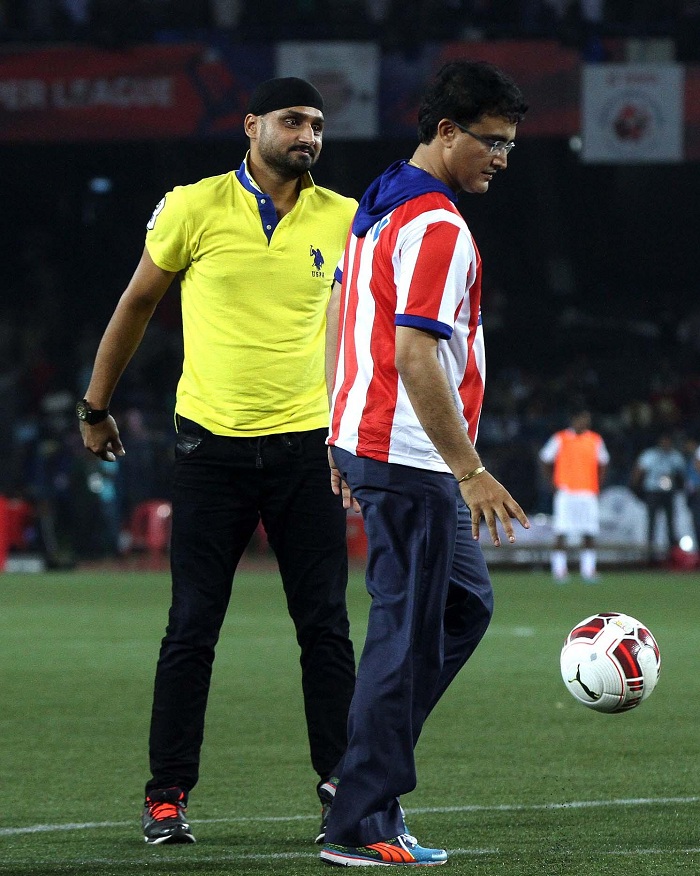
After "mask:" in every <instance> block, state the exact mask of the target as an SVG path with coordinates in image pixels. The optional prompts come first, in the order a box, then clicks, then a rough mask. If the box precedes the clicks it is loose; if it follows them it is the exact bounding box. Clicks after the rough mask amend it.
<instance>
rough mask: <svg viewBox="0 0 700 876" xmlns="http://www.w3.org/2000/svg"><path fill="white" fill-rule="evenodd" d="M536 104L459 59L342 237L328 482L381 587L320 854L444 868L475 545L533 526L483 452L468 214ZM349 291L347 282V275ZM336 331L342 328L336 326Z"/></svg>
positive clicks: (477, 608) (478, 610) (477, 594)
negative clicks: (425, 828) (354, 516)
mask: <svg viewBox="0 0 700 876" xmlns="http://www.w3.org/2000/svg"><path fill="white" fill-rule="evenodd" d="M526 109H527V106H526V104H525V103H524V101H523V98H522V95H521V93H520V90H519V89H518V87H517V86H516V85H515V83H514V82H512V80H511V79H510V78H508V77H507V76H506V75H505V74H504V73H503V72H502V71H500V70H499V69H497V68H495V67H493V66H492V65H490V64H485V63H474V62H470V61H456V62H452V63H450V64H447V65H446V66H445V67H443V68H442V70H441V71H440V72H439V73H438V75H437V77H436V79H435V81H434V82H433V83H432V84H431V86H430V87H429V88H428V90H427V92H426V94H425V97H424V99H423V102H422V104H421V107H420V110H419V135H420V141H421V142H420V145H419V146H418V147H417V149H416V151H415V153H414V155H413V157H412V158H411V159H410V160H409V161H398V162H396V163H395V164H393V165H392V166H391V167H389V168H388V169H387V170H386V171H385V173H384V174H383V175H382V176H381V177H379V178H378V179H377V180H376V181H375V182H374V183H372V185H371V186H370V187H369V189H368V190H367V192H366V193H365V195H364V196H363V198H362V201H361V202H360V207H359V210H358V212H357V214H356V216H355V219H354V222H353V226H352V231H351V234H350V236H349V239H348V245H347V247H346V252H345V258H344V263H343V271H342V295H340V296H339V301H338V314H339V320H338V321H339V325H340V331H339V336H338V340H337V362H336V366H335V381H334V386H333V401H332V412H331V429H330V436H329V439H328V443H329V445H330V448H331V457H332V462H331V483H332V486H333V489H334V491H335V492H336V493H338V492H341V491H342V492H343V495H344V500H345V504H346V506H347V507H349V505H350V502H351V501H356V502H357V503H359V506H360V508H361V510H362V514H363V519H364V523H365V529H366V532H367V538H368V557H367V573H366V582H367V589H368V591H369V593H370V594H371V596H372V604H371V608H370V613H369V623H368V631H367V638H366V643H365V647H364V651H363V654H362V659H361V662H360V668H359V673H358V680H357V686H356V689H355V695H354V697H353V701H352V705H351V709H350V719H349V725H348V733H349V743H348V748H347V751H346V753H345V755H344V757H343V759H342V761H341V763H340V764H339V766H338V770H337V771H334V773H335V774H336V775H338V776H339V777H340V781H339V784H338V786H337V791H336V794H335V799H334V801H333V805H332V809H331V813H330V818H329V821H328V828H327V832H326V838H325V840H326V841H325V845H324V847H323V849H322V851H321V857H322V858H323V859H324V860H326V861H328V862H330V863H336V864H342V865H346V866H362V865H373V864H375V865H376V864H387V865H391V864H408V865H413V864H442V863H444V862H445V861H446V860H447V853H446V852H445V851H444V850H443V849H431V848H424V847H422V846H420V845H419V844H418V842H417V840H416V839H415V837H412V836H410V835H409V834H408V833H407V830H406V826H405V824H404V820H403V812H402V810H401V806H400V803H399V799H398V798H399V797H400V796H401V795H402V794H405V793H407V792H409V791H411V790H413V788H414V787H415V785H416V772H415V760H414V747H415V745H416V742H417V740H418V736H419V734H420V732H421V729H422V727H423V723H424V721H425V719H426V717H427V715H428V714H429V713H430V711H431V710H432V708H433V707H434V706H435V704H436V703H437V702H438V700H439V699H440V697H441V696H442V694H443V693H444V692H445V690H446V689H447V687H448V685H449V684H450V682H451V681H452V679H453V678H454V677H455V675H456V674H457V672H458V671H459V669H460V668H461V667H462V666H463V665H464V663H465V662H466V661H467V659H468V658H469V656H470V655H471V653H472V652H473V650H474V648H475V647H476V645H477V644H478V642H479V641H480V639H481V637H482V636H483V634H484V632H485V631H486V628H487V626H488V623H489V620H490V618H491V612H492V606H493V595H492V589H491V582H490V580H489V575H488V571H487V568H486V565H485V562H484V558H483V555H482V553H481V549H480V546H479V543H478V538H479V531H480V523H481V520H482V519H483V520H484V521H485V523H486V526H487V527H488V530H489V533H490V535H491V538H492V541H493V543H494V545H497V546H498V545H500V543H501V535H500V534H499V530H498V528H497V521H500V523H501V525H502V527H503V530H504V532H505V536H506V539H507V540H508V541H509V542H513V541H514V540H515V536H514V533H513V523H512V520H513V519H517V520H518V521H520V523H521V524H522V525H523V526H524V527H527V526H529V524H528V521H527V518H526V516H525V514H524V512H523V511H522V509H521V508H520V506H519V505H518V503H517V502H516V501H515V500H514V499H513V498H512V496H511V495H510V494H509V493H508V491H507V490H506V489H505V488H504V487H503V486H502V485H501V484H500V483H498V481H497V480H496V479H495V478H493V477H492V476H491V474H490V473H489V472H488V471H486V469H485V467H484V466H483V465H482V462H481V459H480V458H479V455H478V453H477V451H476V449H475V446H474V442H475V440H476V435H477V429H478V423H479V416H480V412H481V404H482V399H483V393H484V373H485V369H484V344H483V329H482V325H481V308H480V295H481V259H480V257H479V252H478V250H477V248H476V245H475V243H474V240H473V238H472V235H471V233H470V231H469V229H468V227H467V225H466V223H465V222H464V219H463V218H462V216H461V215H460V213H459V211H458V210H457V207H456V201H457V195H458V194H459V192H462V191H465V192H470V193H473V194H483V193H485V192H486V191H488V188H489V185H490V183H491V181H492V179H493V178H494V176H495V175H496V174H497V173H498V172H499V171H502V170H505V169H506V167H507V164H508V154H509V152H510V150H511V149H512V148H513V145H514V144H513V138H514V136H515V132H516V126H517V124H518V123H519V122H520V120H521V119H522V117H523V115H524V113H525V111H526ZM336 285H337V284H336ZM331 330H332V329H331Z"/></svg>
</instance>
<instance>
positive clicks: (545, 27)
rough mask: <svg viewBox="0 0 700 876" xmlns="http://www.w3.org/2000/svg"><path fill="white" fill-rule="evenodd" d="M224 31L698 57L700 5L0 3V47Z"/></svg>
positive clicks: (203, 0)
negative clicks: (656, 40) (648, 45)
mask: <svg viewBox="0 0 700 876" xmlns="http://www.w3.org/2000/svg"><path fill="white" fill-rule="evenodd" d="M212 31H217V32H224V33H226V34H227V35H229V36H232V37H233V38H235V39H240V40H263V41H264V40H280V39H287V40H290V39H291V40H295V39H299V40H303V39H314V40H318V39H344V40H347V39H369V40H378V41H380V42H381V43H382V47H383V48H384V49H385V50H393V49H402V50H406V51H411V50H413V49H416V48H417V47H418V46H419V45H420V44H421V43H423V42H425V41H426V40H451V39H491V38H504V37H513V36H518V37H558V38H559V39H561V40H562V41H563V42H564V43H567V44H569V45H576V46H580V47H581V48H582V49H584V50H586V51H588V52H591V53H593V54H594V55H595V54H596V53H597V52H599V51H600V50H601V47H600V45H599V43H598V40H599V39H600V38H602V37H605V36H638V37H643V36H647V37H648V36H656V37H664V36H665V37H672V38H674V39H675V40H676V43H677V51H678V54H677V57H678V60H692V59H693V58H695V59H697V58H698V56H699V54H700V39H698V36H699V34H700V3H699V2H698V0H285V2H279V0H254V2H253V0H195V2H192V0H0V41H15V42H21V41H27V40H29V41H43V40H47V41H76V40H77V41H87V42H92V43H95V44H98V45H102V46H110V47H118V46H121V45H124V44H127V43H129V42H144V41H151V40H159V41H169V40H173V39H187V38H192V37H196V36H202V35H203V34H206V33H207V32H212Z"/></svg>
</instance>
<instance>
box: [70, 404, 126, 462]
mask: <svg viewBox="0 0 700 876" xmlns="http://www.w3.org/2000/svg"><path fill="white" fill-rule="evenodd" d="M80 434H81V435H82V436H83V444H84V445H85V447H87V449H88V450H89V451H90V453H94V454H95V456H99V458H100V459H104V460H105V462H115V461H116V458H117V457H118V456H124V455H125V454H126V450H124V447H123V445H122V442H121V439H120V438H119V429H117V423H116V421H115V419H114V417H113V416H112V415H111V414H110V416H108V417H107V419H106V420H102V422H101V423H96V424H95V425H94V426H90V425H88V423H84V422H81V423H80Z"/></svg>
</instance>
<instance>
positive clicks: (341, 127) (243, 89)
mask: <svg viewBox="0 0 700 876" xmlns="http://www.w3.org/2000/svg"><path fill="white" fill-rule="evenodd" d="M606 55H607V57H608V58H610V59H615V60H619V59H621V57H622V53H621V51H620V47H619V45H617V44H615V43H611V44H610V45H607V44H606ZM456 58H473V59H481V60H485V61H491V62H492V63H495V64H497V65H499V66H501V67H503V69H504V70H506V71H507V72H508V73H510V74H511V75H512V76H513V77H514V78H515V79H516V81H517V82H518V84H519V85H520V86H521V88H522V90H523V92H524V94H525V99H526V100H527V102H528V103H529V104H530V110H529V111H528V114H527V116H526V117H525V121H524V122H523V124H522V126H521V128H520V130H519V131H518V137H519V138H530V137H565V138H570V137H573V136H576V135H580V134H581V128H582V112H581V101H582V97H583V99H584V100H586V99H587V98H586V93H585V91H584V90H583V89H582V88H581V82H580V80H581V78H582V77H595V76H602V75H603V73H604V71H606V70H608V69H610V68H613V67H615V68H616V69H624V70H629V69H631V68H630V66H629V65H621V64H609V63H608V64H601V65H596V66H592V67H586V68H582V64H581V60H580V57H579V54H578V52H577V51H576V50H575V49H572V48H569V47H567V46H562V45H561V44H560V43H558V42H556V41H547V40H540V41H536V42H535V41H527V40H495V41H484V42H446V43H426V44H423V45H421V47H420V50H419V51H416V52H414V53H410V54H406V53H397V52H393V53H385V54H382V52H381V50H380V48H379V47H378V45H376V44H374V43H349V42H334V41H332V42H322V43H321V42H318V43H299V42H294V43H292V42H284V43H280V44H279V45H278V46H275V45H273V44H262V43H260V44H248V45H243V44H237V43H233V42H231V41H230V40H228V39H225V38H222V39H221V40H218V41H216V42H213V41H212V42H210V43H205V42H194V43H180V44H167V45H165V44H164V45H138V46H131V47H128V48H125V49H122V50H108V49H101V48H97V47H94V46H87V45H85V46H83V45H80V46H78V45H70V46H69V45H63V46H51V47H46V46H44V47H41V48H36V49H26V48H23V49H19V48H5V49H4V50H0V142H32V141H33V142H61V141H63V142H73V143H78V142H85V141H88V142H89V141H116V142H118V141H125V140H133V141H138V140H156V139H160V140H168V139H170V140H172V139H210V138H235V139H239V140H241V141H242V140H244V134H243V128H242V125H243V118H244V116H245V107H246V104H247V101H248V97H249V95H250V93H251V91H252V89H253V88H254V87H255V85H256V84H257V83H258V82H260V81H262V80H264V79H267V78H269V77H271V76H275V75H277V74H280V75H285V74H286V73H293V74H295V75H301V76H308V78H309V79H311V80H312V81H313V82H315V83H316V84H317V85H318V87H319V89H321V90H322V91H323V93H324V96H325V98H326V103H327V109H328V111H327V118H328V129H327V136H328V137H329V138H335V139H341V138H344V139H358V138H366V139H369V138H375V137H381V138H383V139H392V138H404V139H408V138H415V136H416V111H417V108H418V104H419V102H420V98H421V93H422V90H423V87H424V85H425V83H426V81H427V80H428V79H429V77H430V76H431V75H432V74H433V73H435V72H436V71H437V69H438V68H439V67H440V66H441V65H442V64H443V63H445V62H446V61H449V60H453V59H456ZM642 69H643V70H644V71H645V72H646V73H648V74H649V75H650V76H652V78H656V79H658V87H657V86H656V85H655V86H654V88H650V89H649V90H648V91H647V92H645V93H646V94H648V96H649V99H648V104H649V105H650V106H651V107H653V108H654V109H655V108H656V106H657V104H658V108H659V112H660V117H661V119H662V121H663V124H662V125H661V127H660V131H663V139H661V138H660V133H659V137H657V139H656V140H654V147H653V150H652V152H653V154H654V156H655V158H654V159H653V160H665V161H670V160H674V161H676V160H680V159H679V158H678V157H674V158H661V157H660V156H661V154H662V153H663V150H667V152H666V154H668V150H670V149H671V148H673V155H676V156H677V155H680V156H681V157H682V155H683V151H682V137H683V131H682V127H681V126H680V125H682V122H681V123H679V122H678V118H679V114H680V118H681V120H682V119H683V118H684V121H685V157H686V159H688V160H695V161H697V160H700V65H697V64H696V65H687V66H686V67H685V68H683V67H677V66H675V65H670V68H669V65H655V64H645V65H642ZM666 77H670V78H673V81H674V82H676V83H678V84H677V85H675V86H673V87H671V85H670V81H671V79H670V78H668V79H667V78H666ZM679 77H680V78H679ZM620 90H621V89H620ZM582 92H584V93H583V94H582ZM593 97H595V95H593ZM598 99H600V96H598ZM587 106H590V104H587ZM644 106H646V104H644V103H642V104H641V109H640V112H641V114H642V115H643V112H644V111H643V107H644ZM661 111H662V112H661ZM670 111H671V112H670ZM650 113H651V118H652V122H654V124H656V117H655V116H654V112H653V111H650ZM674 119H675V121H674ZM674 124H675V125H676V126H677V127H676V128H673V125H674ZM632 127H633V128H634V125H633V126H632ZM672 129H673V130H672ZM667 131H668V132H670V133H671V138H670V139H668V140H667V139H666V132H667ZM587 133H588V136H587V138H586V139H587V141H588V142H587V144H585V148H586V149H587V153H586V160H593V159H592V157H591V149H592V147H593V146H594V145H595V142H594V141H591V139H590V130H589V131H588V132H587ZM599 136H600V139H601V140H603V141H604V140H605V136H608V138H609V139H610V132H609V129H608V131H607V132H600V135H599ZM641 140H642V141H643V142H641V143H634V142H627V141H625V142H623V143H619V142H616V140H615V138H614V137H613V138H612V142H613V144H614V148H615V150H616V152H615V155H617V156H618V157H619V156H620V155H622V154H623V153H624V150H625V149H626V150H627V152H628V153H630V152H632V153H633V154H634V155H640V154H641V151H642V148H644V149H648V148H649V146H650V144H651V136H650V135H649V139H647V137H643V138H641ZM679 140H680V143H679ZM603 146H604V147H605V149H608V150H610V151H612V147H611V146H610V145H609V144H606V143H605V142H603ZM679 149H680V150H681V151H680V152H679V151H678V150H679ZM596 160H597V159H596ZM601 160H602V159H601ZM604 160H613V159H612V158H610V159H608V158H606V159H604ZM625 160H628V158H627V157H625ZM644 160H647V159H644Z"/></svg>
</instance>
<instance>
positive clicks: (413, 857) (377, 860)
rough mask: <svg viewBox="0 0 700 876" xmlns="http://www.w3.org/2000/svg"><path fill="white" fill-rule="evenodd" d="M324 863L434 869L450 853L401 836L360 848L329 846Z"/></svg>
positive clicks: (445, 859) (412, 838)
mask: <svg viewBox="0 0 700 876" xmlns="http://www.w3.org/2000/svg"><path fill="white" fill-rule="evenodd" d="M321 860H322V861H325V862H326V863H327V864H336V865H339V866H341V867H392V866H405V865H408V866H416V865H422V866H434V865H437V864H445V863H446V862H447V852H446V851H445V850H444V849H425V848H423V846H419V845H418V840H417V839H416V838H415V837H414V836H411V835H410V834H408V833H402V834H401V836H397V837H396V838H395V839H391V840H386V842H383V843H370V844H369V845H367V846H359V847H357V848H356V847H354V846H339V845H336V844H335V843H326V844H325V845H324V847H323V849H322V850H321Z"/></svg>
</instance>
